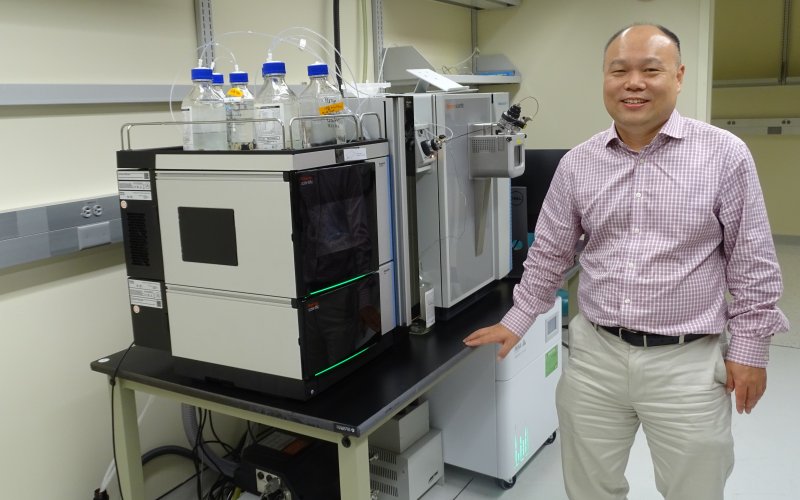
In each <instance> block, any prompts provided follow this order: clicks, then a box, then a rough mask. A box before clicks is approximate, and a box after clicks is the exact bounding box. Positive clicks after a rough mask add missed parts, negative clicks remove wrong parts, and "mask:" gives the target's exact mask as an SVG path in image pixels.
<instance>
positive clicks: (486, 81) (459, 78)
mask: <svg viewBox="0 0 800 500" xmlns="http://www.w3.org/2000/svg"><path fill="white" fill-rule="evenodd" d="M444 76H446V77H447V78H449V79H451V80H453V81H454V82H456V83H460V84H462V85H497V84H507V83H520V82H521V81H522V77H521V76H519V75H510V76H509V75H444Z"/></svg>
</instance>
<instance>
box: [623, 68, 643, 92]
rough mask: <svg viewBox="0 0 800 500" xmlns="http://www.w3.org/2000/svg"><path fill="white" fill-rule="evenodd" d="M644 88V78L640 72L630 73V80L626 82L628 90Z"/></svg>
mask: <svg viewBox="0 0 800 500" xmlns="http://www.w3.org/2000/svg"><path fill="white" fill-rule="evenodd" d="M644 87H645V82H644V77H643V75H642V74H641V73H640V72H638V71H631V72H630V73H628V79H627V80H626V81H625V89H626V90H642V89H644Z"/></svg>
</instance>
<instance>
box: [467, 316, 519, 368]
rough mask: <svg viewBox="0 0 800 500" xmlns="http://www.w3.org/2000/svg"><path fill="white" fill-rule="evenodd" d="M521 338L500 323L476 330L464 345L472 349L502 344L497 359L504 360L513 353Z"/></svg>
mask: <svg viewBox="0 0 800 500" xmlns="http://www.w3.org/2000/svg"><path fill="white" fill-rule="evenodd" d="M519 339H520V338H519V337H517V336H516V334H514V332H512V331H511V330H509V329H508V328H506V327H505V326H503V325H502V324H500V323H497V324H495V325H492V326H487V327H486V328H481V329H480V330H475V331H474V332H472V333H471V334H470V335H469V336H468V337H467V338H465V339H464V343H465V344H467V345H468V346H470V347H477V346H480V345H483V344H491V343H493V342H494V343H497V344H500V350H499V351H498V352H497V359H498V360H500V359H503V358H505V357H506V355H507V354H508V353H509V352H511V349H513V348H514V346H515V345H517V342H519Z"/></svg>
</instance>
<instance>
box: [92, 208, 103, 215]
mask: <svg viewBox="0 0 800 500" xmlns="http://www.w3.org/2000/svg"><path fill="white" fill-rule="evenodd" d="M92 213H93V214H94V216H95V217H100V216H101V215H103V207H102V205H94V206H93V207H92Z"/></svg>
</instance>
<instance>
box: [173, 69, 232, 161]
mask: <svg viewBox="0 0 800 500" xmlns="http://www.w3.org/2000/svg"><path fill="white" fill-rule="evenodd" d="M223 99H224V98H223V96H222V95H220V94H219V93H218V92H217V91H216V90H214V89H213V88H212V87H211V69H209V68H203V67H197V68H194V69H192V90H191V91H190V92H189V94H188V95H187V96H186V97H185V98H184V99H183V102H182V103H181V110H182V112H183V120H184V121H186V122H198V121H218V122H219V123H190V124H186V125H184V128H183V149H185V150H190V151H213V150H225V149H228V133H227V130H226V127H225V103H224V102H223Z"/></svg>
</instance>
